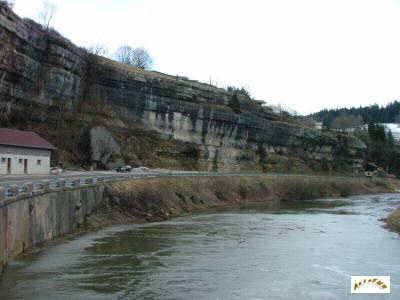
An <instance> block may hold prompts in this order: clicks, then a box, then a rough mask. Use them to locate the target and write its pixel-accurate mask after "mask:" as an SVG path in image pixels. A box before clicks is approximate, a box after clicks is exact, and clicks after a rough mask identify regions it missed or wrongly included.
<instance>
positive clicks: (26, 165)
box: [24, 159, 28, 174]
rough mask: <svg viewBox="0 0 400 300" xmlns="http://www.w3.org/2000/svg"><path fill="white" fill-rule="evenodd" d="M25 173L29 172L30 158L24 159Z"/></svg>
mask: <svg viewBox="0 0 400 300" xmlns="http://www.w3.org/2000/svg"><path fill="white" fill-rule="evenodd" d="M24 174H28V160H27V159H24Z"/></svg>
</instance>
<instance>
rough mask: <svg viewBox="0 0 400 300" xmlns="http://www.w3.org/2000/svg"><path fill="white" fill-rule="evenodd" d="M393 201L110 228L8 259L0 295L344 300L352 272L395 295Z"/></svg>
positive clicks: (289, 206) (399, 261) (309, 205)
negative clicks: (388, 281)
mask: <svg viewBox="0 0 400 300" xmlns="http://www.w3.org/2000/svg"><path fill="white" fill-rule="evenodd" d="M397 205H400V198H399V196H398V195H380V196H363V197H353V198H350V199H346V200H343V199H338V200H330V201H327V200H323V201H306V202H295V203H281V204H279V206H277V207H275V208H269V209H263V208H253V209H250V210H240V211H230V212H226V211H225V212H219V213H209V214H203V215H198V216H195V217H185V218H179V219H175V220H172V221H169V222H164V223H153V224H144V225H132V226H117V227H112V228H108V229H106V230H103V231H100V232H97V233H93V234H88V235H85V236H83V237H79V238H75V239H73V240H71V241H68V242H66V243H63V244H60V245H58V246H55V247H51V248H48V249H45V250H44V251H42V252H40V253H38V254H37V255H32V256H29V257H26V258H24V259H20V260H18V261H16V262H15V263H14V264H13V265H12V266H11V267H10V270H9V271H8V272H7V273H6V275H5V276H4V278H3V280H2V282H1V283H0V298H1V299H21V298H24V299H25V298H29V299H71V298H73V299H121V298H123V299H346V298H350V293H349V291H350V279H349V278H350V275H359V274H361V275H363V274H366V275H368V274H381V275H390V276H392V282H393V283H394V285H392V296H394V295H397V294H398V293H400V287H399V286H398V285H396V282H399V279H400V257H399V255H398V253H400V239H399V237H398V235H397V234H395V233H392V232H390V231H387V230H386V229H384V228H382V226H381V225H382V223H381V222H380V221H379V218H381V217H383V216H385V215H386V214H387V213H388V211H390V210H391V209H393V207H395V206H397ZM384 297H385V296H384ZM384 297H380V299H385V298H384ZM363 299H374V297H370V298H368V297H364V298H363Z"/></svg>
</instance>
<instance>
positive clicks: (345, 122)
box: [331, 114, 364, 131]
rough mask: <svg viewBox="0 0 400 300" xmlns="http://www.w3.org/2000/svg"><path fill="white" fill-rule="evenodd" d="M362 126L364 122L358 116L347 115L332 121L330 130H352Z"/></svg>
mask: <svg viewBox="0 0 400 300" xmlns="http://www.w3.org/2000/svg"><path fill="white" fill-rule="evenodd" d="M363 124H364V120H363V118H362V117H361V116H360V115H357V116H354V115H349V114H341V115H339V116H337V117H336V118H335V119H333V121H332V123H331V128H333V129H338V130H343V131H344V130H353V129H356V128H358V127H360V126H361V125H363Z"/></svg>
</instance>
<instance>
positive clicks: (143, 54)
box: [132, 48, 153, 70]
mask: <svg viewBox="0 0 400 300" xmlns="http://www.w3.org/2000/svg"><path fill="white" fill-rule="evenodd" d="M132 64H133V65H134V66H135V67H137V68H139V69H143V70H147V69H150V68H151V67H152V65H153V59H152V58H151V55H150V53H149V51H147V50H146V49H145V48H136V49H133V56H132Z"/></svg>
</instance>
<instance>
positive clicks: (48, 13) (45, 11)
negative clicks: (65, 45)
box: [38, 0, 57, 30]
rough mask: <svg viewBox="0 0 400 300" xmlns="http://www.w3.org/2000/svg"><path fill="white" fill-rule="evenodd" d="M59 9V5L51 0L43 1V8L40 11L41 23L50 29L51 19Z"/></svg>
mask: <svg viewBox="0 0 400 300" xmlns="http://www.w3.org/2000/svg"><path fill="white" fill-rule="evenodd" d="M56 11H57V6H56V5H55V4H54V3H52V2H51V1H49V0H44V1H43V2H42V9H41V10H40V11H39V13H38V18H39V22H40V24H41V25H42V26H43V27H44V28H45V29H46V30H49V29H50V24H51V21H52V20H53V17H54V15H55V13H56Z"/></svg>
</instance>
